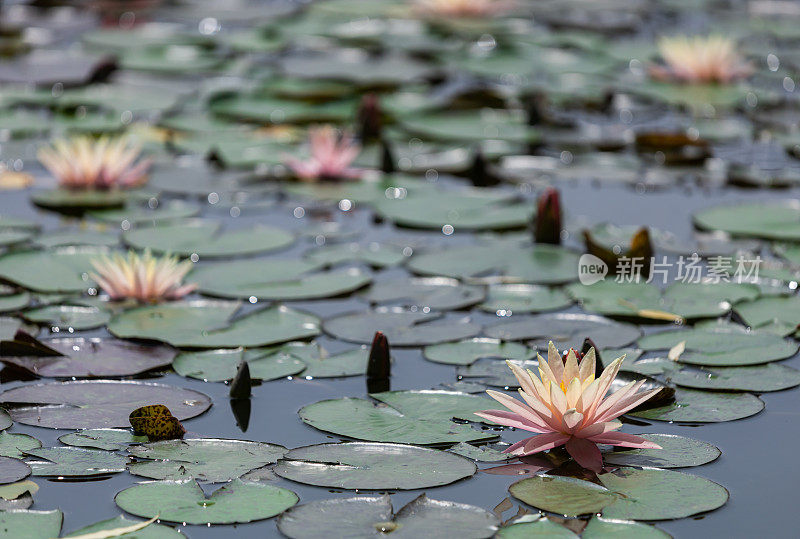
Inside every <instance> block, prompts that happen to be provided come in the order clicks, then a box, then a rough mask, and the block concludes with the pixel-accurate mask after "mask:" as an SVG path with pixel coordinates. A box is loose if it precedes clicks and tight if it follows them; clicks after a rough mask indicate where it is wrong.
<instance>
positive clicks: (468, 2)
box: [414, 0, 516, 18]
mask: <svg viewBox="0 0 800 539" xmlns="http://www.w3.org/2000/svg"><path fill="white" fill-rule="evenodd" d="M514 7H516V2H514V1H513V0H415V2H414V10H415V11H416V12H417V13H419V14H420V15H428V16H434V17H474V18H479V17H496V16H498V15H502V14H504V13H507V12H508V11H510V10H511V9H513V8H514Z"/></svg>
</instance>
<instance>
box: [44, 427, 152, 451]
mask: <svg viewBox="0 0 800 539" xmlns="http://www.w3.org/2000/svg"><path fill="white" fill-rule="evenodd" d="M148 440H149V438H148V437H147V436H136V435H135V434H133V432H131V430H130V429H85V430H79V431H77V432H71V433H69V434H63V435H61V436H59V437H58V441H59V442H61V443H62V444H66V445H72V446H77V447H91V448H94V449H105V450H107V451H118V450H120V449H124V448H126V447H127V446H129V445H130V444H136V443H143V442H147V441H148Z"/></svg>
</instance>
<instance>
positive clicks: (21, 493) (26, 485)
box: [0, 479, 50, 539]
mask: <svg viewBox="0 0 800 539" xmlns="http://www.w3.org/2000/svg"><path fill="white" fill-rule="evenodd" d="M38 490H39V485H37V484H36V483H34V482H33V481H31V480H29V479H26V480H25V481H18V482H17V483H11V484H8V485H3V486H0V510H2V511H3V512H6V511H10V510H14V509H27V508H28V507H30V506H31V505H33V495H34V494H35V493H36V492H37V491H38ZM47 539H50V538H49V537H48V538H47Z"/></svg>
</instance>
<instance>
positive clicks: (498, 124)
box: [402, 109, 540, 143]
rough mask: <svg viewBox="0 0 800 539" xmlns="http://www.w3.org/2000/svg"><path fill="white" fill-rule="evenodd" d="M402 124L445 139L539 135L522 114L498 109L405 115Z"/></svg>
mask: <svg viewBox="0 0 800 539" xmlns="http://www.w3.org/2000/svg"><path fill="white" fill-rule="evenodd" d="M402 127H403V129H405V130H406V131H408V132H409V133H412V134H414V135H417V136H422V137H425V138H428V139H435V140H445V141H465V142H481V141H483V140H487V139H488V140H503V141H507V142H520V143H536V142H538V140H539V138H540V134H539V132H538V131H537V130H536V129H534V128H531V127H529V126H528V125H527V123H526V118H525V117H524V115H523V114H519V113H516V112H510V111H505V110H496V109H483V110H481V111H477V112H473V111H456V112H442V113H435V114H431V113H428V114H422V115H419V116H414V117H410V118H404V119H403V121H402Z"/></svg>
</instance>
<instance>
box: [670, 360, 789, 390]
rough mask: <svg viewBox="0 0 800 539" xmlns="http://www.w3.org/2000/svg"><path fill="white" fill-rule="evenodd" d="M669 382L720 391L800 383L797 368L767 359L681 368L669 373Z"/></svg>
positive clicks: (774, 388)
mask: <svg viewBox="0 0 800 539" xmlns="http://www.w3.org/2000/svg"><path fill="white" fill-rule="evenodd" d="M669 379H670V381H671V382H673V383H675V384H678V385H679V386H683V387H691V388H695V389H706V390H721V391H753V392H756V393H762V392H765V391H782V390H784V389H789V388H792V387H797V386H800V371H798V370H797V369H793V368H791V367H787V366H786V365H779V364H775V363H770V364H768V365H756V366H754V367H719V368H710V367H708V368H704V369H701V370H682V371H679V372H675V373H671V374H670V375H669Z"/></svg>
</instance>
